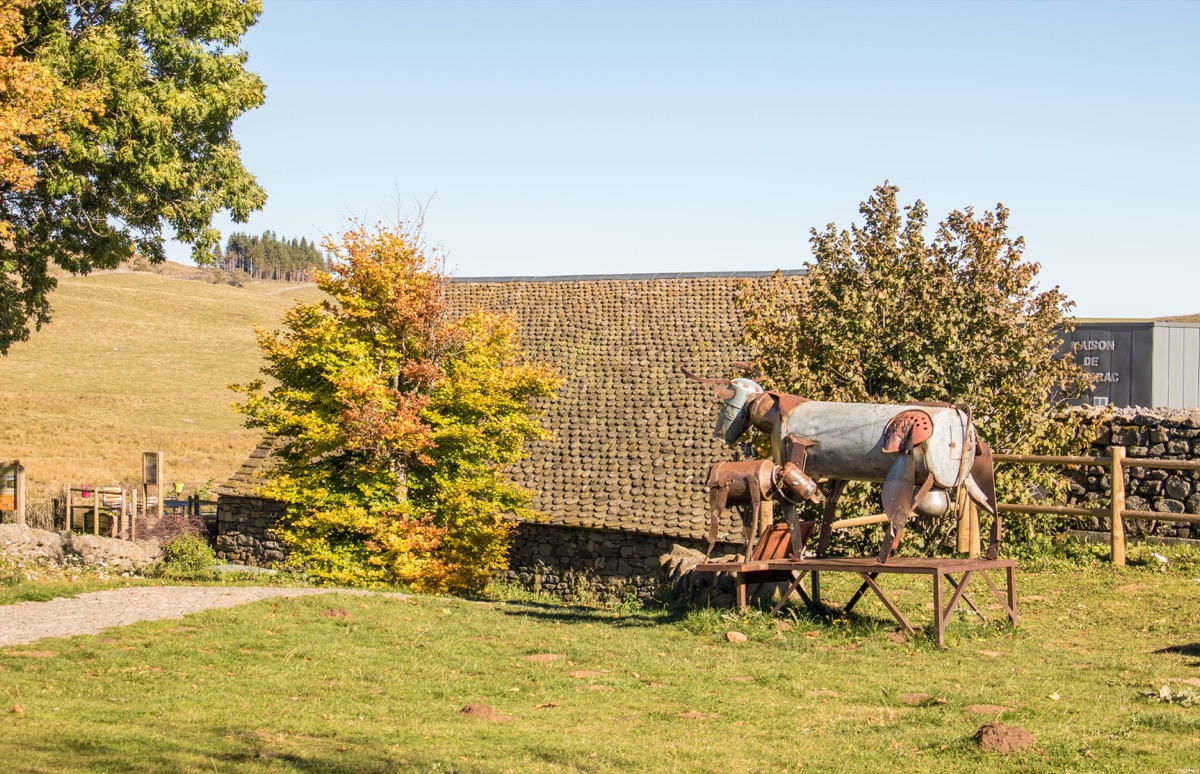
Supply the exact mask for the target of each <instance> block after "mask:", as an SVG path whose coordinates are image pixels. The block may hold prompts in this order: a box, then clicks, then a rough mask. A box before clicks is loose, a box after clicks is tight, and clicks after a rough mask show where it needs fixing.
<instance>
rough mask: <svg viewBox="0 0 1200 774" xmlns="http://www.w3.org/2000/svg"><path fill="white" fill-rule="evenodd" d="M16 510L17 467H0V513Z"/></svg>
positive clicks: (8, 465)
mask: <svg viewBox="0 0 1200 774" xmlns="http://www.w3.org/2000/svg"><path fill="white" fill-rule="evenodd" d="M16 509H17V466H16V465H15V464H14V463H4V464H3V465H0V511H15V510H16Z"/></svg>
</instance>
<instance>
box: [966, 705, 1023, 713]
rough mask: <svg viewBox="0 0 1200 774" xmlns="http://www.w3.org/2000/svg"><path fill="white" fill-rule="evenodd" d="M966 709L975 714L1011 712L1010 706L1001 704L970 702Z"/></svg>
mask: <svg viewBox="0 0 1200 774" xmlns="http://www.w3.org/2000/svg"><path fill="white" fill-rule="evenodd" d="M966 710H967V712H972V713H974V714H976V715H999V714H1000V713H1001V712H1012V707H1005V706H1004V705H1003V704H970V705H968V706H967V708H966Z"/></svg>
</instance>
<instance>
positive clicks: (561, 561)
mask: <svg viewBox="0 0 1200 774" xmlns="http://www.w3.org/2000/svg"><path fill="white" fill-rule="evenodd" d="M706 547H707V543H706V542H705V541H702V540H688V539H686V538H676V537H668V536H655V535H646V534H640V533H635V532H622V531H619V530H602V529H587V528H580V527H566V526H560V525H557V524H537V523H523V524H521V525H520V526H519V527H518V528H517V534H516V535H515V536H514V538H513V547H512V550H511V551H510V552H509V570H508V572H507V574H506V577H507V580H509V581H510V582H512V583H515V584H517V585H519V586H521V587H522V588H526V589H529V590H530V591H544V592H546V593H549V594H552V595H554V596H556V597H560V598H562V599H564V600H566V601H567V602H572V601H582V600H584V599H586V598H591V599H595V600H602V601H608V600H620V599H624V598H626V597H630V596H633V597H637V598H638V599H648V598H650V597H652V596H654V595H655V594H656V593H658V592H660V591H661V590H663V589H664V588H670V587H675V589H676V590H677V591H679V592H681V593H687V594H689V595H695V594H697V593H700V592H702V591H703V592H706V591H708V589H707V588H701V587H702V586H704V585H705V584H704V581H705V580H708V581H709V582H710V583H711V576H706V578H704V579H701V578H687V579H685V578H684V577H683V576H684V575H685V574H686V571H687V570H688V569H690V568H691V566H692V565H694V564H695V563H696V562H697V561H698V560H699V559H701V558H702V557H703V554H704V549H705V548H706ZM734 550H736V547H734V546H732V545H725V544H722V543H718V544H717V548H716V550H715V551H714V554H717V555H719V554H722V553H726V552H728V553H732V552H733V551H734ZM727 591H728V590H725V589H721V590H720V592H719V593H725V592H727Z"/></svg>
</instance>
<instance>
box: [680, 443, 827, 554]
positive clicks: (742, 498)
mask: <svg viewBox="0 0 1200 774" xmlns="http://www.w3.org/2000/svg"><path fill="white" fill-rule="evenodd" d="M776 496H778V497H779V498H780V499H782V500H783V501H785V502H788V503H792V504H799V503H801V502H803V501H804V500H812V501H813V502H816V501H817V483H816V482H815V481H813V480H812V479H811V478H809V477H808V476H806V475H805V474H804V471H802V470H800V468H799V467H797V466H796V465H794V464H792V463H790V462H789V463H786V464H784V465H776V464H774V463H773V462H771V461H770V460H741V461H739V462H714V463H713V464H712V466H711V467H710V468H709V469H708V551H707V552H706V553H705V554H704V556H705V558H707V557H708V555H709V554H711V553H712V550H713V546H715V545H716V543H717V527H718V525H719V524H720V519H721V511H723V510H725V508H727V507H728V506H743V508H742V534H743V536H744V538H745V544H744V545H745V547H744V549H743V553H744V554H745V557H746V559H747V560H749V558H750V554H751V553H753V551H754V541H755V540H757V539H758V533H759V532H760V530H761V520H760V513H761V510H762V504H763V503H764V502H770V501H772V500H774V499H775V497H776ZM747 509H748V512H747Z"/></svg>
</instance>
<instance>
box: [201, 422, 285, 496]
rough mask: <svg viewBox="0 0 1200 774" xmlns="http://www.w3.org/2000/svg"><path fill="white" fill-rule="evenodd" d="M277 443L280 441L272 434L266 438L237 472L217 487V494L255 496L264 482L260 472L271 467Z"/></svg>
mask: <svg viewBox="0 0 1200 774" xmlns="http://www.w3.org/2000/svg"><path fill="white" fill-rule="evenodd" d="M277 443H278V441H277V440H276V439H275V438H274V437H272V436H267V437H266V438H264V439H263V440H262V442H261V443H259V445H258V448H257V449H255V450H254V451H252V452H251V453H250V456H249V457H248V458H247V459H246V461H245V462H243V463H242V466H241V467H240V468H238V470H237V472H236V473H234V474H233V475H232V476H231V477H230V478H229V480H228V481H226V482H225V483H224V484H221V485H220V486H218V487H217V488H216V492H217V494H218V495H235V496H238V497H253V496H254V495H255V494H257V491H256V490H257V489H258V487H260V486H262V484H263V481H262V479H261V478H259V474H260V473H261V472H262V471H263V470H265V469H267V468H268V467H270V465H271V458H272V453H273V452H274V451H275V446H276V444H277Z"/></svg>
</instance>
